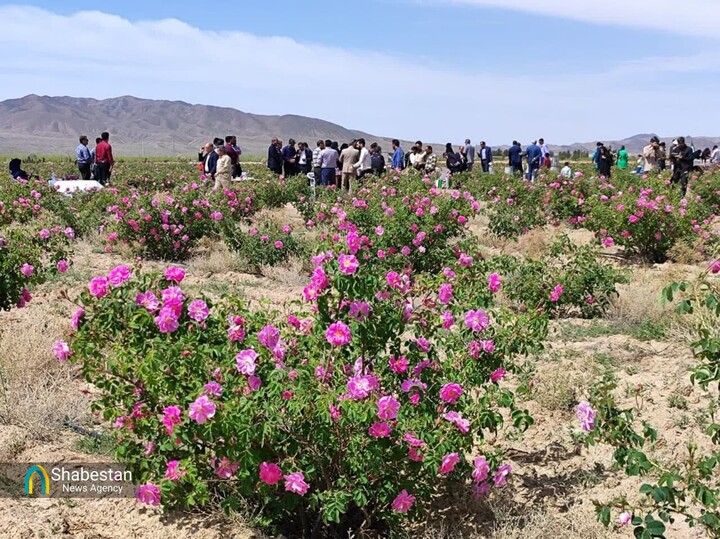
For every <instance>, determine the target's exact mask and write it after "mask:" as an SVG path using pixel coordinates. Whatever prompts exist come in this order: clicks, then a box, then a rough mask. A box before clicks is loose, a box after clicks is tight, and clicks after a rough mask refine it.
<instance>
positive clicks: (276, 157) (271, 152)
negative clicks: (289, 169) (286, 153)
mask: <svg viewBox="0 0 720 539" xmlns="http://www.w3.org/2000/svg"><path fill="white" fill-rule="evenodd" d="M282 166H283V157H282V153H281V152H280V150H279V149H278V147H277V146H275V145H274V144H271V145H270V147H269V148H268V162H267V167H268V168H269V169H270V170H272V171H273V172H275V173H276V174H282Z"/></svg>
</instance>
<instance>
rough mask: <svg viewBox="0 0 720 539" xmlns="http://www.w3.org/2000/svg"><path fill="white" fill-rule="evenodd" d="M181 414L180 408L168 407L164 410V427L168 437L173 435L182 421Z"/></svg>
mask: <svg viewBox="0 0 720 539" xmlns="http://www.w3.org/2000/svg"><path fill="white" fill-rule="evenodd" d="M181 413H182V412H181V411H180V407H179V406H166V407H165V408H164V409H163V425H164V426H165V431H166V432H167V435H168V436H171V435H172V433H173V430H174V429H175V425H178V424H179V423H180V422H181V421H182V420H181V419H180V414H181Z"/></svg>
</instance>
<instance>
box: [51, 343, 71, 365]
mask: <svg viewBox="0 0 720 539" xmlns="http://www.w3.org/2000/svg"><path fill="white" fill-rule="evenodd" d="M52 351H53V354H55V357H56V358H58V360H59V361H63V362H64V361H67V360H68V358H69V357H70V356H71V355H72V350H70V346H68V343H66V342H65V341H55V344H53V346H52Z"/></svg>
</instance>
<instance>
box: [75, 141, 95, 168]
mask: <svg viewBox="0 0 720 539" xmlns="http://www.w3.org/2000/svg"><path fill="white" fill-rule="evenodd" d="M75 155H76V156H77V164H78V165H87V164H88V163H90V162H91V161H92V156H91V155H90V150H88V147H87V146H85V145H84V144H80V145H79V146H78V147H77V148H75Z"/></svg>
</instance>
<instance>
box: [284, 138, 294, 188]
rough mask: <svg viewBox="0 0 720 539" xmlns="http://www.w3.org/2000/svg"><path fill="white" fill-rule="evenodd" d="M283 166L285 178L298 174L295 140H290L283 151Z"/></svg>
mask: <svg viewBox="0 0 720 539" xmlns="http://www.w3.org/2000/svg"><path fill="white" fill-rule="evenodd" d="M282 158H283V165H284V166H285V177H286V178H287V177H288V176H295V175H296V174H297V150H296V149H295V139H290V140H288V143H287V146H285V147H284V148H283V149H282Z"/></svg>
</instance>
